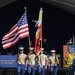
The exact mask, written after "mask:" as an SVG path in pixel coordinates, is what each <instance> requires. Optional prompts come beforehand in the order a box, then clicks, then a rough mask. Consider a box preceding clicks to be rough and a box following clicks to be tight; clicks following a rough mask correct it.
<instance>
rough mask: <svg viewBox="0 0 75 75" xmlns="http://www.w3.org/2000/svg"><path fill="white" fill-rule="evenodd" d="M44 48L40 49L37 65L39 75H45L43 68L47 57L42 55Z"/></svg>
mask: <svg viewBox="0 0 75 75" xmlns="http://www.w3.org/2000/svg"><path fill="white" fill-rule="evenodd" d="M43 52H44V48H41V52H40V55H39V65H38V73H39V75H45V67H46V62H47V60H48V58H47V56H46V55H45V54H43Z"/></svg>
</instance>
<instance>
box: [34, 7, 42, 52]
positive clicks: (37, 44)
mask: <svg viewBox="0 0 75 75" xmlns="http://www.w3.org/2000/svg"><path fill="white" fill-rule="evenodd" d="M42 14H43V10H42V8H40V11H39V18H38V21H37V22H36V25H37V26H38V28H37V31H36V35H35V48H34V50H35V52H39V50H40V47H41V41H42Z"/></svg>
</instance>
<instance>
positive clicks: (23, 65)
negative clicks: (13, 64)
mask: <svg viewBox="0 0 75 75" xmlns="http://www.w3.org/2000/svg"><path fill="white" fill-rule="evenodd" d="M25 68H26V65H25V64H18V66H17V72H18V75H25ZM21 71H22V74H21Z"/></svg>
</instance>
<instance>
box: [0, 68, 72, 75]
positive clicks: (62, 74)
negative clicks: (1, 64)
mask: <svg viewBox="0 0 75 75" xmlns="http://www.w3.org/2000/svg"><path fill="white" fill-rule="evenodd" d="M36 74H37V73H36ZM0 75H17V69H16V68H0ZM26 75H27V74H26ZM46 75H50V74H49V71H48V70H47V71H46ZM58 75H73V71H72V69H70V68H59V69H58Z"/></svg>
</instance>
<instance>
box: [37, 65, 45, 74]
mask: <svg viewBox="0 0 75 75" xmlns="http://www.w3.org/2000/svg"><path fill="white" fill-rule="evenodd" d="M38 73H39V75H45V65H43V66H40V65H38Z"/></svg>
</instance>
